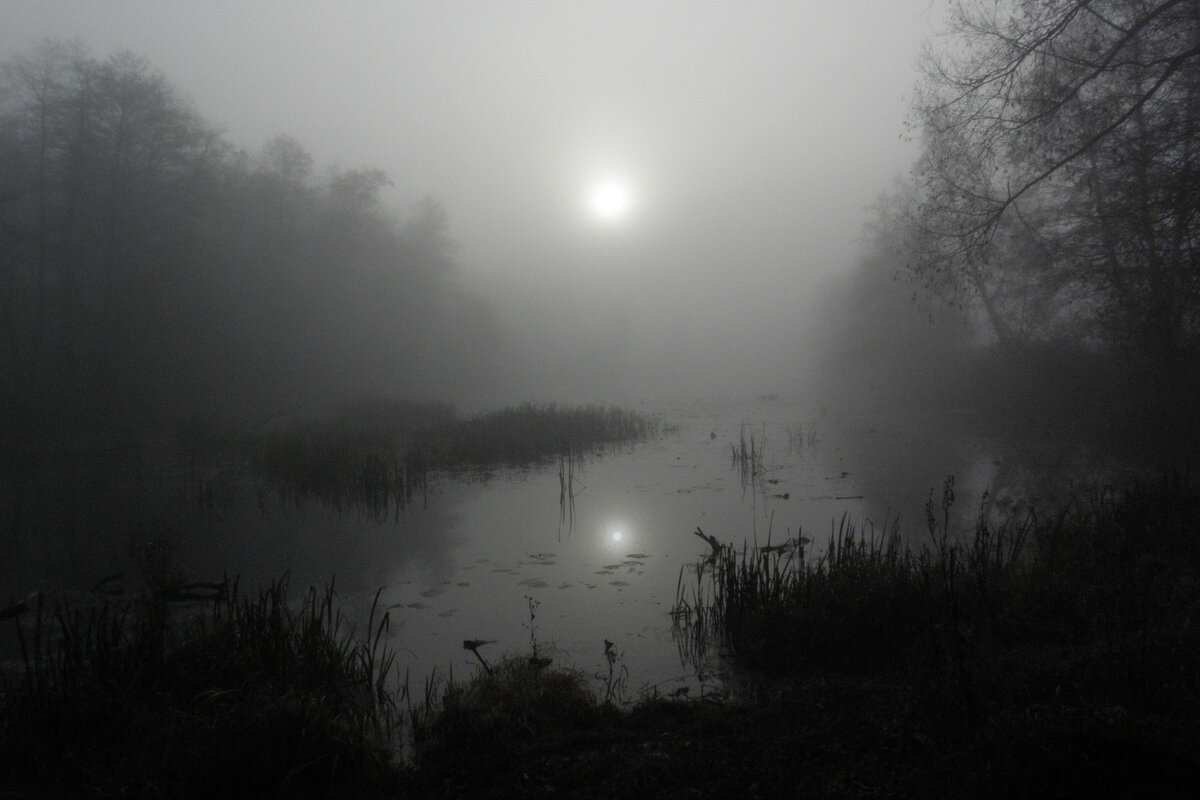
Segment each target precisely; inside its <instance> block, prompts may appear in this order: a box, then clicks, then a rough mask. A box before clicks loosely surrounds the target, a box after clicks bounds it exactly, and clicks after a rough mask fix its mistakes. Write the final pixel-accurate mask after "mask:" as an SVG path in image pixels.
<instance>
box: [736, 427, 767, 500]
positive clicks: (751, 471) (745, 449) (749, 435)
mask: <svg viewBox="0 0 1200 800" xmlns="http://www.w3.org/2000/svg"><path fill="white" fill-rule="evenodd" d="M766 445H767V426H766V423H763V425H762V427H761V428H760V429H759V432H758V434H757V436H756V435H755V431H754V428H753V427H752V426H750V425H748V424H746V423H744V422H743V423H742V427H741V430H740V432H739V434H738V443H737V444H731V445H730V446H729V449H730V453H731V459H730V468H731V469H736V470H737V471H738V474H739V476H740V478H741V482H742V491H743V492H745V491H746V490H747V489H753V490H756V491H759V492H762V493H763V494H765V493H766V483H765V480H766V472H767V470H766V463H765V459H766Z"/></svg>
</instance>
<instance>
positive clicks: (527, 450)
mask: <svg viewBox="0 0 1200 800" xmlns="http://www.w3.org/2000/svg"><path fill="white" fill-rule="evenodd" d="M377 406H378V404H375V405H371V406H368V407H365V408H364V407H360V406H353V407H350V408H348V409H343V411H342V412H341V413H340V415H339V416H338V417H336V418H334V419H332V420H328V421H324V422H318V423H307V424H303V425H294V426H291V427H288V428H286V429H283V430H280V431H276V432H274V433H271V434H268V435H267V436H265V437H263V438H262V440H261V442H260V445H259V448H258V456H257V458H256V464H257V471H258V472H259V473H260V474H261V475H263V476H264V477H265V479H266V481H267V483H268V485H269V486H271V487H274V489H275V490H276V491H277V492H278V493H279V495H280V496H281V497H282V498H283V499H284V501H285V502H287V503H289V504H292V505H295V506H297V507H301V508H302V507H304V506H306V505H308V504H310V503H316V504H319V505H322V506H323V507H326V508H329V509H332V510H333V511H335V512H339V513H345V512H358V513H362V514H365V515H367V516H369V517H372V518H375V519H386V518H388V517H389V516H396V515H398V514H399V513H400V512H401V511H403V510H404V509H405V508H406V507H407V506H408V504H410V503H412V502H413V501H414V500H415V499H416V497H417V496H418V495H419V496H420V497H421V498H422V499H424V498H425V497H426V496H427V492H428V485H429V474H430V472H432V471H434V470H457V469H477V468H485V469H486V468H490V467H494V466H512V467H525V466H531V465H534V464H544V463H549V462H551V461H552V460H553V459H555V458H560V459H561V458H566V459H568V461H569V463H570V465H574V464H575V463H576V462H577V461H578V459H579V457H580V454H581V453H588V452H592V451H595V450H598V449H600V448H604V447H608V446H611V445H614V444H621V443H627V442H633V441H639V440H644V439H646V438H648V437H650V436H653V435H655V434H657V433H658V432H659V430H660V429H661V426H660V423H659V421H658V420H657V419H654V418H651V417H646V416H644V415H640V414H636V413H634V412H632V411H626V410H623V409H617V408H608V407H603V406H584V407H578V408H571V407H560V406H557V405H554V404H548V405H535V404H532V403H526V404H524V405H520V406H515V407H511V408H505V409H501V410H499V411H494V412H489V413H486V414H480V415H477V416H474V417H467V418H461V417H458V416H457V415H456V414H455V413H454V411H453V409H450V408H449V407H443V406H440V405H438V406H433V407H430V408H426V407H424V406H416V407H414V408H410V407H409V406H408V405H401V406H397V407H394V408H393V407H391V406H384V407H377ZM406 414H410V415H411V416H406ZM570 488H571V487H568V489H570ZM568 494H569V493H568Z"/></svg>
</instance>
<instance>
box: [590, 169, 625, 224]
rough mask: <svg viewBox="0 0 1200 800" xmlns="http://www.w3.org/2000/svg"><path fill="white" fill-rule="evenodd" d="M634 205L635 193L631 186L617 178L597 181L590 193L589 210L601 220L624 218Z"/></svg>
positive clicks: (613, 220) (611, 220) (608, 220)
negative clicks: (631, 190)
mask: <svg viewBox="0 0 1200 800" xmlns="http://www.w3.org/2000/svg"><path fill="white" fill-rule="evenodd" d="M632 205H633V194H632V192H630V190H629V186H628V185H627V184H625V183H623V182H621V181H618V180H615V179H609V180H603V181H600V182H599V183H596V184H595V185H594V186H592V188H591V191H590V192H589V193H588V198H587V207H588V211H590V212H591V214H592V216H593V217H595V218H596V219H598V220H600V221H601V222H615V221H617V220H619V219H622V218H624V217H625V216H627V215H628V214H629V210H630V208H631V207H632Z"/></svg>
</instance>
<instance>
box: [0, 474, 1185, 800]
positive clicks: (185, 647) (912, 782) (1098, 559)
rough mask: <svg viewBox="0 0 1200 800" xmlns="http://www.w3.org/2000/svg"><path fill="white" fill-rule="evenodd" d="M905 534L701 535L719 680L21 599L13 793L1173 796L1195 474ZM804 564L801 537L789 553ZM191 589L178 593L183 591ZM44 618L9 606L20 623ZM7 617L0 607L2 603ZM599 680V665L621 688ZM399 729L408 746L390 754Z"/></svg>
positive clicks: (703, 645) (700, 621) (214, 592)
mask: <svg viewBox="0 0 1200 800" xmlns="http://www.w3.org/2000/svg"><path fill="white" fill-rule="evenodd" d="M940 500H941V501H940V502H938V501H937V498H932V499H931V502H930V508H929V521H928V524H929V539H928V542H927V544H926V545H925V546H923V547H918V548H915V549H914V548H906V547H904V546H902V545H901V543H900V540H899V538H898V537H897V536H896V535H895V531H893V530H891V529H889V530H884V531H878V532H865V533H864V532H860V531H856V530H855V529H854V528H853V527H852V526H851V525H849V524H848V523H843V525H842V526H841V527H840V528H839V529H837V530H836V531H835V532H834V534H833V535H832V537H831V539H830V541H829V543H828V546H827V547H826V548H825V549H823V550H816V551H814V550H813V543H812V542H811V541H808V540H807V539H805V538H803V537H798V538H796V539H794V540H791V541H789V542H787V543H783V544H781V545H776V546H772V547H770V548H766V547H764V548H762V549H758V550H751V549H740V550H739V549H735V548H733V547H730V546H720V547H714V553H713V555H712V556H711V557H710V558H708V559H706V561H705V562H704V565H703V567H702V568H701V569H700V570H699V573H698V578H697V581H696V583H695V584H681V590H680V598H679V602H678V605H677V608H676V612H675V614H676V618H677V621H678V633H679V636H680V640H681V643H682V644H683V647H684V649H685V650H686V651H688V652H690V653H691V654H693V655H694V656H696V657H697V658H706V657H711V654H712V653H713V651H715V650H716V649H717V648H718V647H720V648H721V649H722V652H723V653H724V654H725V655H723V657H726V658H732V659H733V661H734V663H735V664H737V665H738V666H739V667H740V670H739V672H738V673H737V674H739V675H741V676H742V677H741V678H739V679H738V681H737V682H736V685H733V684H731V685H728V686H727V687H725V688H724V689H723V690H722V692H721V694H719V695H718V696H716V697H709V698H704V699H692V700H678V699H670V700H668V699H665V698H660V697H652V696H646V697H643V698H642V699H641V701H640V702H638V703H637V704H636V705H634V706H633V707H632V708H628V709H620V708H617V707H615V706H614V705H612V704H611V703H610V702H605V701H606V700H611V699H612V697H613V694H614V693H613V691H612V690H613V680H614V677H613V676H611V675H610V676H608V678H609V680H608V681H601V685H600V686H599V688H597V682H596V681H595V680H594V678H593V677H592V676H586V675H582V674H578V673H573V672H570V671H565V670H560V669H557V668H555V667H553V666H551V667H547V666H545V665H544V664H543V663H542V662H540V661H537V660H536V659H533V658H530V657H528V656H510V657H508V658H507V659H505V660H503V661H502V662H500V663H498V664H495V665H491V666H490V668H489V669H488V670H486V671H481V672H479V673H478V674H477V675H476V676H475V677H474V678H473V679H471V680H469V681H467V682H465V683H462V682H459V683H454V682H444V681H443V682H436V683H431V684H429V685H427V686H426V691H425V696H424V697H423V698H420V697H418V698H413V697H410V696H409V695H408V693H407V687H406V686H404V684H403V682H402V681H400V680H399V676H397V675H395V674H394V669H393V665H394V661H393V659H392V656H391V654H390V653H389V652H388V651H387V650H386V648H384V647H382V646H381V642H382V634H383V632H384V631H385V629H386V627H387V624H388V620H387V619H386V617H385V618H374V617H373V618H372V619H370V621H369V622H368V624H367V627H366V628H365V629H363V630H360V631H359V632H358V634H357V635H352V633H351V631H350V630H349V628H348V627H347V626H346V624H345V620H344V619H343V618H342V617H341V616H340V615H339V613H338V611H337V605H336V602H335V601H334V598H333V595H332V593H331V592H324V593H321V592H315V591H310V592H309V593H308V594H307V595H306V596H305V597H304V598H303V600H302V601H301V602H300V603H298V604H289V603H288V602H287V596H286V592H285V587H284V585H283V584H277V585H275V586H273V587H270V588H269V589H267V590H266V591H265V592H263V593H262V594H261V595H259V596H257V597H246V596H243V595H240V594H239V593H238V591H237V589H236V586H229V585H222V586H219V587H202V586H192V587H186V586H183V585H180V584H176V585H175V586H174V587H172V588H170V589H164V590H160V591H159V592H157V593H147V594H145V595H142V596H139V597H138V598H136V599H134V600H126V601H122V602H118V601H110V602H107V603H101V604H99V605H93V606H92V607H91V608H90V609H84V610H79V609H65V608H63V609H25V610H24V611H25V613H13V616H15V617H16V621H17V623H18V624H22V625H24V628H23V631H24V632H23V639H22V653H23V658H24V664H23V669H22V670H21V674H19V675H17V676H15V678H14V680H12V681H11V682H10V683H9V684H8V685H7V686H6V689H5V693H4V696H3V698H4V699H3V716H2V721H0V751H2V752H4V753H5V756H6V758H7V759H8V763H10V764H11V765H12V769H10V770H8V771H6V772H5V776H4V778H3V781H4V783H5V786H4V788H5V789H10V790H13V791H15V792H18V793H23V794H17V795H16V796H38V797H41V796H84V795H88V796H172V797H175V796H178V797H187V796H231V795H232V794H237V795H242V796H246V795H250V796H267V797H275V796H286V797H300V796H340V797H345V796H370V797H375V796H396V797H408V796H411V797H430V796H446V797H510V796H577V797H727V796H735V795H736V796H744V797H777V796H800V797H880V796H900V797H1079V796H1086V797H1112V796H1116V797H1133V796H1153V797H1194V796H1196V794H1197V792H1198V791H1200V763H1198V761H1197V759H1196V757H1195V754H1196V753H1197V752H1200V617H1198V616H1197V609H1198V606H1200V595H1198V593H1197V588H1196V587H1197V586H1198V585H1200V537H1198V536H1197V535H1196V532H1197V530H1200V485H1198V484H1197V483H1196V481H1194V480H1186V479H1173V480H1164V481H1162V482H1160V483H1157V484H1154V485H1145V486H1137V487H1132V488H1129V489H1127V490H1123V491H1101V492H1097V493H1095V494H1094V495H1092V496H1091V497H1087V498H1081V499H1080V500H1079V501H1077V502H1075V503H1073V504H1071V505H1069V506H1067V507H1064V508H1061V509H1058V510H1055V511H1053V512H1049V511H1047V512H1045V513H1041V514H1037V515H1035V514H1033V513H1028V514H1023V515H1015V514H1010V515H1009V516H1007V517H1006V518H1004V519H999V520H995V521H992V520H988V519H986V518H981V520H980V522H979V524H978V526H977V528H976V529H975V531H974V532H973V534H972V535H971V536H969V537H965V538H962V537H956V536H955V535H954V532H953V531H950V530H948V529H947V524H946V520H947V519H948V518H949V508H950V505H951V504H952V503H953V483H952V481H948V482H947V484H946V486H945V487H944V490H943V495H942V497H941V499H940ZM814 552H815V553H817V555H815V556H814V555H813V553H814ZM198 591H202V592H205V593H208V596H207V597H205V598H203V599H194V600H193V601H192V603H193V604H192V605H191V606H188V607H186V608H184V607H178V608H174V610H172V608H173V604H172V603H173V601H178V600H180V597H181V595H183V594H187V593H195V592H198ZM31 616H32V618H33V619H36V620H41V623H40V625H39V624H32V623H31V621H30V619H31ZM6 624H11V623H6ZM617 680H619V677H618V678H617ZM402 739H404V740H406V741H407V742H408V748H407V749H406V750H405V749H402V746H401V741H402Z"/></svg>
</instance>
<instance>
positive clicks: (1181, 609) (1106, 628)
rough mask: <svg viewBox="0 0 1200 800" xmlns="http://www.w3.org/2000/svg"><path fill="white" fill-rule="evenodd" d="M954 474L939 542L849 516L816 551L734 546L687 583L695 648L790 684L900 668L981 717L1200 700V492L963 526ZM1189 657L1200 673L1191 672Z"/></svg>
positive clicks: (1175, 491)
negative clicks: (1077, 704) (1021, 707)
mask: <svg viewBox="0 0 1200 800" xmlns="http://www.w3.org/2000/svg"><path fill="white" fill-rule="evenodd" d="M954 500H955V498H954V482H953V479H948V480H947V481H946V483H945V485H944V486H943V487H942V494H941V498H940V502H939V501H938V498H936V497H934V496H932V495H931V498H930V502H929V504H928V506H927V528H928V530H927V536H926V537H925V539H924V541H923V542H921V543H919V544H915V545H907V544H905V543H904V541H903V540H902V539H901V538H900V536H899V533H898V530H897V527H896V526H895V525H894V524H893V525H889V526H886V527H885V528H884V529H883V530H882V531H879V532H874V531H870V530H868V531H866V532H865V533H864V532H860V531H858V530H856V528H855V526H854V525H852V524H851V523H850V522H849V521H848V520H847V519H845V518H843V520H842V522H841V523H840V525H839V526H838V527H837V528H836V529H834V531H833V532H832V534H831V536H830V538H829V540H828V543H827V545H826V547H825V549H824V550H823V551H819V553H818V554H817V555H816V556H815V557H813V556H811V555H810V554H809V553H808V552H807V551H806V550H805V549H804V548H800V547H797V548H793V549H787V548H785V549H778V548H761V549H760V548H754V547H750V546H746V547H744V548H742V549H741V550H737V549H735V548H733V547H730V546H724V547H722V548H721V549H720V550H719V552H717V553H715V554H714V556H710V557H708V558H707V559H706V561H705V563H703V564H702V565H701V567H700V568H699V569H698V570H697V576H698V577H697V579H696V581H695V582H694V583H692V584H689V583H686V582H684V581H683V580H682V576H681V581H680V584H679V588H678V591H677V599H676V609H675V613H676V620H677V629H678V632H679V634H680V638H681V640H682V641H683V642H684V645H683V649H684V651H685V652H688V653H690V654H693V655H701V656H702V655H703V654H704V648H705V647H706V646H709V645H711V644H713V643H721V644H723V645H725V646H726V647H727V648H728V649H729V651H730V652H732V654H733V656H734V658H735V660H736V661H737V662H739V663H741V664H742V665H744V666H749V667H753V668H757V669H761V670H765V671H768V672H771V673H775V674H785V675H800V674H813V673H822V672H824V673H828V672H836V673H838V674H846V673H847V672H851V673H862V672H880V671H882V672H885V673H888V674H891V675H893V676H900V678H901V679H903V680H906V681H907V680H915V681H917V682H918V683H923V685H925V686H926V687H927V688H930V687H935V688H933V689H932V690H933V691H934V693H935V694H937V695H938V696H941V697H942V698H943V699H947V700H949V701H951V705H953V706H955V707H956V708H959V709H960V710H962V711H964V712H965V714H966V715H967V716H968V717H974V716H975V715H978V714H981V713H985V712H986V711H987V709H988V708H993V709H994V708H996V707H1009V706H1011V704H1012V703H1030V702H1059V701H1060V700H1061V698H1062V697H1064V692H1067V693H1068V694H1069V695H1070V696H1072V697H1076V698H1085V700H1083V702H1086V703H1088V704H1096V703H1105V702H1109V703H1116V704H1119V705H1122V706H1124V705H1127V704H1133V705H1137V706H1139V707H1143V708H1155V709H1162V708H1167V707H1169V706H1170V705H1171V703H1176V704H1178V703H1179V702H1181V701H1186V702H1189V703H1191V704H1192V705H1193V706H1197V707H1200V678H1198V677H1197V676H1198V675H1200V670H1196V669H1195V668H1194V666H1195V664H1197V663H1200V613H1197V612H1200V600H1197V596H1196V592H1195V587H1196V586H1197V585H1200V536H1198V535H1197V531H1200V488H1198V487H1197V486H1196V485H1195V483H1194V482H1187V481H1182V480H1173V481H1164V482H1163V483H1162V484H1161V485H1157V486H1151V487H1146V486H1136V487H1133V488H1131V489H1128V490H1126V491H1123V492H1114V491H1112V490H1105V491H1101V492H1098V493H1096V494H1095V495H1094V496H1092V497H1091V498H1089V499H1087V500H1085V501H1074V502H1072V503H1069V504H1067V505H1066V506H1064V507H1062V508H1061V509H1059V510H1058V511H1057V512H1055V513H1048V514H1046V515H1044V516H1041V517H1039V516H1037V515H1035V514H1033V513H1032V512H1031V511H1030V512H1025V513H1020V514H1014V515H1010V516H1009V517H1008V518H1007V519H1003V520H1001V521H999V522H998V523H997V522H993V521H991V520H990V519H989V517H988V515H987V514H985V513H981V514H980V516H979V518H978V520H977V522H976V525H975V528H974V530H973V531H971V532H970V533H969V534H968V535H960V534H958V533H956V532H955V531H953V530H952V529H951V514H950V510H951V507H952V506H953V504H954ZM1185 665H1191V666H1190V667H1187V666H1185Z"/></svg>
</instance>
